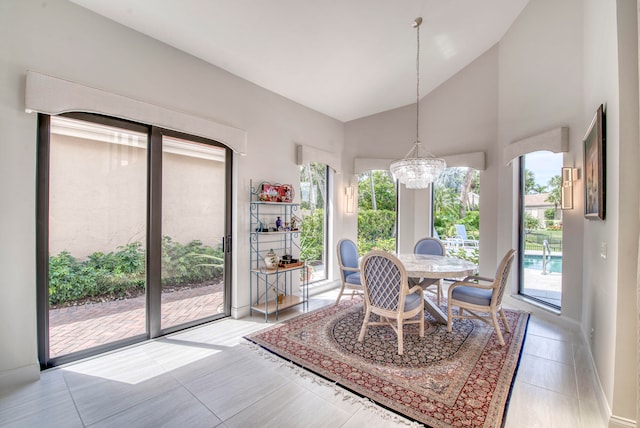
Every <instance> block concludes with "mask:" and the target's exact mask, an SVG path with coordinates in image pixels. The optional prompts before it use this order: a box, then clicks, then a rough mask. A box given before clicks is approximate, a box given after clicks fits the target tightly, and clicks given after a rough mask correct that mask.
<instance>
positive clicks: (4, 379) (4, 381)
mask: <svg viewBox="0 0 640 428" xmlns="http://www.w3.org/2000/svg"><path fill="white" fill-rule="evenodd" d="M39 379H40V365H39V364H38V363H37V362H35V363H33V364H29V365H28V366H23V367H18V368H17V369H12V370H7V371H5V372H2V373H0V385H2V387H1V388H0V390H3V389H9V388H13V387H15V386H17V385H23V384H25V383H31V382H36V381H38V380H39Z"/></svg>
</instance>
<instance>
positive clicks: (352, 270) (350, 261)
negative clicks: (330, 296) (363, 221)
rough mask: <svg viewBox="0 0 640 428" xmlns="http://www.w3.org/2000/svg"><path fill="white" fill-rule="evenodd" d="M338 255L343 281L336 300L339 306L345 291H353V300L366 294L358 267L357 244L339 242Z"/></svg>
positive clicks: (344, 241)
mask: <svg viewBox="0 0 640 428" xmlns="http://www.w3.org/2000/svg"><path fill="white" fill-rule="evenodd" d="M336 254H337V255H338V266H339V267H340V278H341V279H342V286H341V287H340V293H339V294H338V298H337V299H336V305H337V304H338V303H339V302H340V299H341V298H342V295H343V293H344V291H345V289H347V290H351V298H353V296H355V295H357V294H364V291H363V288H362V280H361V277H360V268H359V266H358V247H357V246H356V244H355V243H354V242H353V241H352V240H350V239H341V240H340V241H338V248H337V251H336Z"/></svg>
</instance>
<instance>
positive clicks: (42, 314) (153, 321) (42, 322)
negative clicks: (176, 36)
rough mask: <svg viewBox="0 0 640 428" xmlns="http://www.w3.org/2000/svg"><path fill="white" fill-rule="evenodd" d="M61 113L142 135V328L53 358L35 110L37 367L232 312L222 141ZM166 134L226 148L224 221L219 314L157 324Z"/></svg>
mask: <svg viewBox="0 0 640 428" xmlns="http://www.w3.org/2000/svg"><path fill="white" fill-rule="evenodd" d="M60 116H62V117H68V118H72V119H77V120H82V121H86V122H91V123H98V124H102V125H108V126H114V127H119V128H122V129H127V130H131V131H135V132H142V133H145V134H147V136H148V138H147V172H146V177H147V195H146V206H147V215H146V220H147V235H146V255H147V257H146V284H145V297H146V310H145V314H146V316H145V318H146V333H145V334H142V335H135V336H132V337H129V338H126V339H122V340H118V341H114V342H110V343H108V344H104V345H99V346H96V347H92V348H88V349H86V350H82V351H78V352H73V353H69V354H65V355H61V356H57V357H55V358H51V357H50V353H49V345H50V343H49V280H48V274H49V197H50V194H49V183H50V181H49V180H50V154H51V152H50V143H51V136H50V131H51V116H50V115H47V114H43V113H39V114H38V122H37V159H36V185H37V186H36V187H37V189H36V299H37V304H36V309H37V330H38V333H37V338H38V339H37V344H38V359H39V362H40V368H41V369H46V368H50V367H54V366H58V365H60V364H65V363H68V362H71V361H76V360H79V359H82V358H86V357H89V356H93V355H97V354H100V353H103V352H107V351H111V350H114V349H118V348H122V347H124V346H128V345H131V344H134V343H139V342H142V341H144V340H148V339H153V338H156V337H159V336H162V335H165V334H168V333H172V332H175V331H178V330H182V329H185V328H189V327H193V326H195V325H199V324H203V323H206V322H209V321H212V320H215V319H220V318H224V317H228V316H230V315H231V283H232V277H231V272H232V269H231V265H232V256H233V254H232V251H231V250H232V245H231V244H232V218H233V217H232V215H233V211H232V204H231V202H232V188H233V182H232V179H233V152H232V150H231V149H230V148H228V147H226V146H225V145H223V144H221V143H219V142H217V141H214V140H209V139H206V138H202V137H197V136H194V135H190V134H185V133H181V132H176V131H170V130H167V129H163V128H159V127H156V126H151V125H144V124H140V123H136V122H132V121H128V120H125V119H119V118H114V117H107V116H102V115H98V114H93V113H83V112H73V113H65V114H61V115H60ZM164 135H166V136H171V137H176V138H181V139H184V140H187V141H193V142H196V143H202V144H207V145H212V146H216V147H220V148H223V149H224V150H225V198H224V201H223V202H224V204H225V226H224V231H225V233H224V238H223V250H224V259H225V262H224V313H222V314H216V315H213V316H210V317H206V318H201V319H198V320H194V321H190V322H187V323H184V324H180V325H176V326H172V327H170V328H167V329H164V330H163V329H161V297H162V286H161V272H162V137H163V136H164Z"/></svg>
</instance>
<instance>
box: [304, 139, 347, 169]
mask: <svg viewBox="0 0 640 428" xmlns="http://www.w3.org/2000/svg"><path fill="white" fill-rule="evenodd" d="M296 150H297V153H296V154H297V156H296V158H297V159H296V162H297V164H298V165H305V164H308V163H311V162H318V163H323V164H325V165H329V166H330V167H331V169H333V170H334V171H335V172H336V174H339V173H340V157H338V156H337V155H336V154H335V153H331V152H327V151H326V150H321V149H317V148H315V147H311V146H307V145H304V144H298V145H297V146H296Z"/></svg>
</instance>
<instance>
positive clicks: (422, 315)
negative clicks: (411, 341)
mask: <svg viewBox="0 0 640 428" xmlns="http://www.w3.org/2000/svg"><path fill="white" fill-rule="evenodd" d="M418 316H419V317H420V337H424V307H423V308H422V312H420V313H419V314H418Z"/></svg>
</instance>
